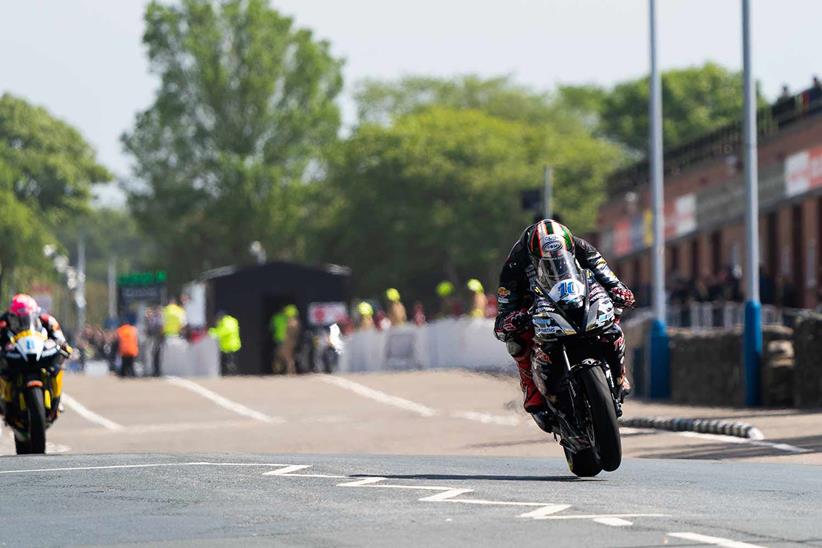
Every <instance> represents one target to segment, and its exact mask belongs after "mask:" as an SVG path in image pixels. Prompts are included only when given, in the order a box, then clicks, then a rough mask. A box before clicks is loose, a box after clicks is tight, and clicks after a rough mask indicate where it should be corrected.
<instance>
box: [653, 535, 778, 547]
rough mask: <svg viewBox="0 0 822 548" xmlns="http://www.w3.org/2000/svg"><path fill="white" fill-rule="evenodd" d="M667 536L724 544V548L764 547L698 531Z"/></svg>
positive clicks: (704, 542)
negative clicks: (701, 533) (710, 535)
mask: <svg viewBox="0 0 822 548" xmlns="http://www.w3.org/2000/svg"><path fill="white" fill-rule="evenodd" d="M668 536H669V537H675V538H681V539H684V540H692V541H694V542H701V543H702V544H713V545H714V546H724V547H725V548H764V546H760V545H758V544H748V543H747V542H739V541H736V540H731V539H727V538H721V537H709V536H708V535H700V534H699V533H668Z"/></svg>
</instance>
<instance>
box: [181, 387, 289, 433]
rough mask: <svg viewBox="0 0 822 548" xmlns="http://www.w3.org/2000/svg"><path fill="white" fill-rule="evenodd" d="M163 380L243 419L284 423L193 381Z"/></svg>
mask: <svg viewBox="0 0 822 548" xmlns="http://www.w3.org/2000/svg"><path fill="white" fill-rule="evenodd" d="M165 379H166V380H167V381H168V382H170V383H171V384H173V385H175V386H179V387H181V388H185V389H186V390H189V391H191V392H194V393H195V394H198V395H200V396H202V397H204V398H206V399H208V400H211V401H212V402H214V403H216V404H217V405H219V406H220V407H222V408H223V409H228V410H229V411H232V412H234V413H237V414H238V415H242V416H244V417H248V418H250V419H254V420H257V421H260V422H265V423H269V424H270V423H283V422H285V420H284V419H282V418H280V417H269V416H268V415H266V414H265V413H260V412H259V411H255V410H254V409H249V408H248V407H246V406H245V405H243V404H241V403H237V402H235V401H232V400H230V399H228V398H226V397H223V396H221V395H220V394H218V393H216V392H214V391H212V390H209V389H208V388H206V387H204V386H200V385H199V384H197V383H196V382H194V381H190V380H188V379H183V378H180V377H174V376H167V377H165Z"/></svg>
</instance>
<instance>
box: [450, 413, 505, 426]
mask: <svg viewBox="0 0 822 548" xmlns="http://www.w3.org/2000/svg"><path fill="white" fill-rule="evenodd" d="M451 416H452V417H454V418H455V419H467V420H470V421H477V422H481V423H483V424H499V425H502V426H519V424H520V419H519V417H518V416H516V415H514V414H510V415H492V414H491V413H479V412H476V411H455V412H454V413H451Z"/></svg>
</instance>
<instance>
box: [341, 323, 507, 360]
mask: <svg viewBox="0 0 822 548" xmlns="http://www.w3.org/2000/svg"><path fill="white" fill-rule="evenodd" d="M512 367H513V360H512V359H511V356H509V355H508V351H507V350H506V348H505V345H504V344H503V343H501V342H499V341H498V340H497V339H496V338H495V337H494V322H493V320H488V319H477V318H460V319H445V320H436V321H433V322H431V323H429V324H426V325H424V326H420V327H417V326H414V325H403V326H397V327H392V328H391V329H389V330H387V331H377V330H369V331H359V332H356V333H353V334H352V335H349V336H347V337H346V338H345V351H344V352H343V355H342V357H341V360H340V364H339V371H341V372H355V371H386V370H406V369H447V368H461V369H475V370H476V369H478V370H511V371H513V369H512Z"/></svg>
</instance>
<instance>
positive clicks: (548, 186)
mask: <svg viewBox="0 0 822 548" xmlns="http://www.w3.org/2000/svg"><path fill="white" fill-rule="evenodd" d="M543 175H544V181H545V190H544V191H543V192H544V194H543V200H544V203H543V206H544V208H545V218H546V219H550V218H551V216H552V215H553V214H554V211H553V209H554V203H553V200H554V195H553V194H554V193H553V190H554V189H553V176H554V170H552V169H551V167H550V166H547V165H546V166H545V171H544V174H543Z"/></svg>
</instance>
